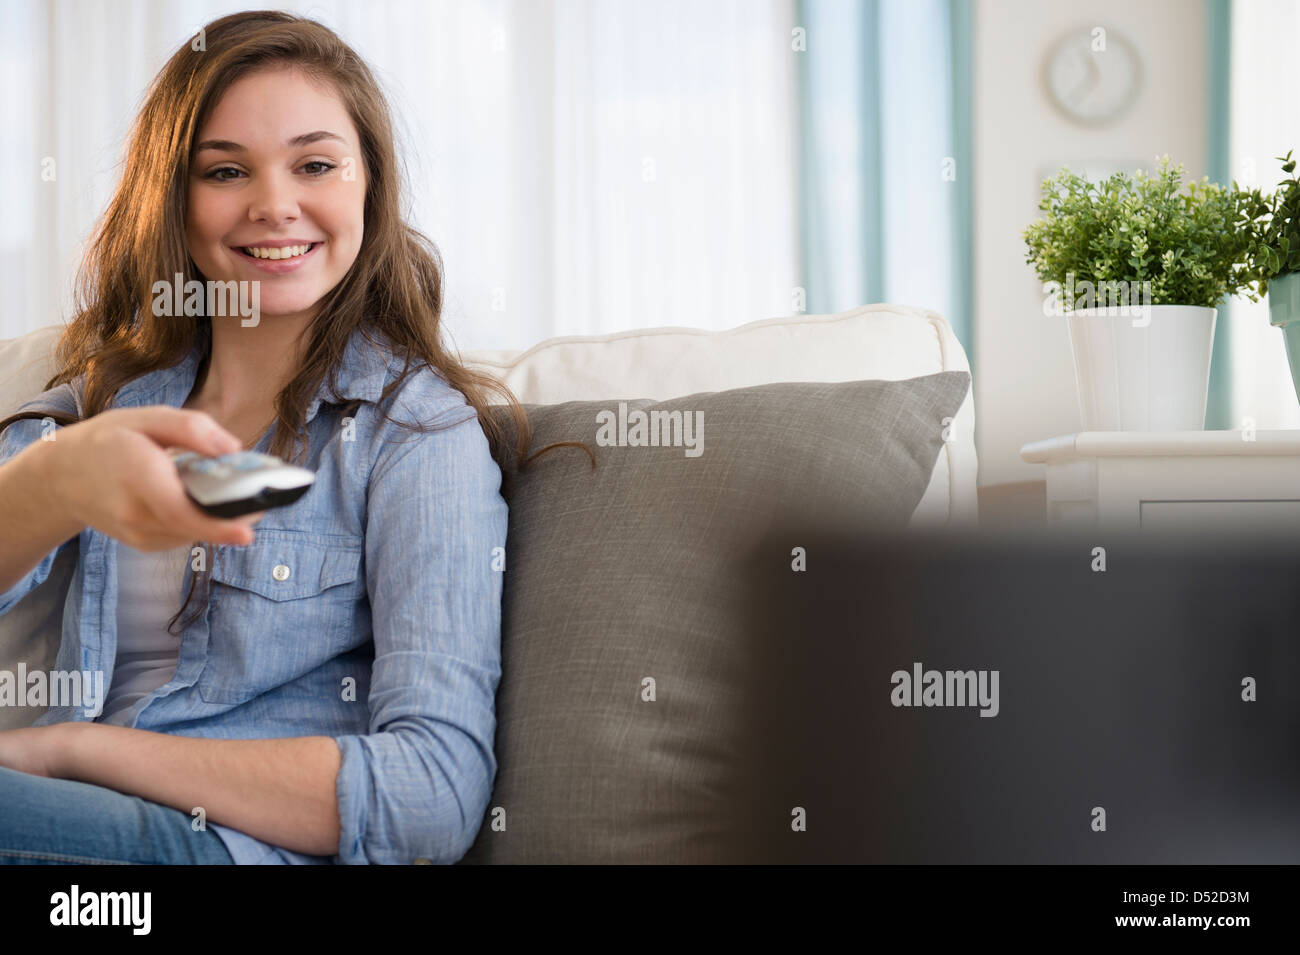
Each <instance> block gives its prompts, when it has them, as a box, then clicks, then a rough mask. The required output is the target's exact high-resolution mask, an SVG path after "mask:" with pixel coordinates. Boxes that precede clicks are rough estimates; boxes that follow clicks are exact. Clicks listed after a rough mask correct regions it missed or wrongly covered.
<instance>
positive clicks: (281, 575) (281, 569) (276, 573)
mask: <svg viewBox="0 0 1300 955" xmlns="http://www.w3.org/2000/svg"><path fill="white" fill-rule="evenodd" d="M271 576H272V577H274V578H275V579H276V580H288V579H289V568H288V567H287V566H286V565H284V564H276V565H275V569H274V570H272V571H271Z"/></svg>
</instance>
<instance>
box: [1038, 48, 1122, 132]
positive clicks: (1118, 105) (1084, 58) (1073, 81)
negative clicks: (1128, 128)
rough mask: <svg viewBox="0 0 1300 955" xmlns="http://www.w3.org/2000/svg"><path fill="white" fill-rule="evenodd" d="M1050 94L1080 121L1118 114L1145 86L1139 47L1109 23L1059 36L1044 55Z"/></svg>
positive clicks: (1102, 121)
mask: <svg viewBox="0 0 1300 955" xmlns="http://www.w3.org/2000/svg"><path fill="white" fill-rule="evenodd" d="M1042 78H1043V86H1044V88H1045V90H1046V92H1047V98H1048V99H1049V100H1051V102H1052V105H1053V106H1055V107H1056V109H1057V110H1058V111H1060V112H1061V113H1062V114H1063V115H1064V116H1065V117H1066V118H1067V119H1069V120H1070V121H1072V122H1075V123H1078V124H1079V125H1081V126H1106V125H1109V124H1110V123H1113V122H1115V120H1117V119H1119V118H1120V116H1122V115H1123V114H1124V113H1125V111H1127V110H1128V108H1129V107H1130V106H1132V105H1133V103H1134V101H1135V100H1136V99H1137V97H1138V93H1139V92H1140V91H1141V88H1142V61H1141V59H1140V58H1139V57H1138V53H1137V50H1136V49H1135V48H1134V47H1133V44H1131V43H1130V42H1129V41H1128V40H1127V39H1125V38H1124V37H1123V36H1122V35H1121V34H1119V33H1117V32H1115V31H1114V30H1112V29H1110V28H1109V27H1080V28H1079V29H1077V30H1071V31H1070V32H1069V33H1066V34H1065V35H1063V36H1062V37H1060V39H1058V40H1057V41H1056V42H1055V43H1053V44H1052V46H1051V47H1050V48H1049V49H1048V51H1047V53H1046V55H1045V56H1044V57H1043V74H1042Z"/></svg>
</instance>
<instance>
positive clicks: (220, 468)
mask: <svg viewBox="0 0 1300 955" xmlns="http://www.w3.org/2000/svg"><path fill="white" fill-rule="evenodd" d="M172 461H174V462H175V464H176V470H177V472H178V473H179V474H180V478H181V482H182V483H183V484H184V485H185V491H186V493H187V494H189V496H190V499H191V500H192V501H193V502H194V503H195V504H197V505H198V507H199V509H200V510H202V511H203V512H204V513H206V514H211V515H212V516H213V517H225V518H230V517H239V516H240V515H241V514H251V513H253V512H254V511H265V510H270V509H271V508H273V507H284V506H285V505H286V504H292V503H293V502H294V501H296V500H298V498H300V497H302V496H303V495H304V494H306V493H307V489H308V488H309V487H311V485H312V482H313V481H315V480H316V475H315V474H313V473H312V472H311V471H308V470H307V469H306V468H300V467H297V466H295V465H292V464H286V463H285V462H284V461H282V460H280V459H279V458H277V457H276V456H275V455H272V454H261V453H259V452H256V451H235V452H233V453H231V454H223V455H220V456H218V457H205V456H204V455H202V454H199V453H198V452H196V451H182V452H180V453H177V454H173V455H172Z"/></svg>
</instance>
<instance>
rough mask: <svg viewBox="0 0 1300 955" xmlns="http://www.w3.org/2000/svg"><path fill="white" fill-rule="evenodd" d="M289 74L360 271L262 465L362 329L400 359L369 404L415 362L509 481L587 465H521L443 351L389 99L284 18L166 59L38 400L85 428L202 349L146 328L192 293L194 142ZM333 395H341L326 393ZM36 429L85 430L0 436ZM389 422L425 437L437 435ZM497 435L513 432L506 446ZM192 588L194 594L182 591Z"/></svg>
mask: <svg viewBox="0 0 1300 955" xmlns="http://www.w3.org/2000/svg"><path fill="white" fill-rule="evenodd" d="M199 37H202V41H203V42H202V43H199V42H198V38H199ZM285 66H289V67H293V68H295V69H297V70H299V71H301V72H303V73H304V74H306V75H307V76H308V77H310V78H312V79H313V80H318V81H321V82H324V83H327V84H329V85H330V86H332V87H333V89H334V90H335V91H336V92H337V94H338V96H339V98H340V100H341V101H342V103H343V105H344V107H345V108H346V109H347V111H348V114H349V116H350V117H351V119H352V122H353V124H354V125H355V127H356V129H357V132H358V134H359V135H360V140H361V151H362V157H361V158H362V161H363V162H364V164H365V165H364V169H365V173H366V197H365V214H364V234H363V238H362V242H361V248H360V250H359V251H358V253H357V258H356V261H355V262H354V263H353V264H352V267H351V268H350V269H349V270H348V272H347V274H346V275H345V276H344V277H343V279H342V280H341V281H340V282H339V284H338V285H337V286H335V287H334V288H333V289H332V290H331V291H330V292H329V293H327V294H326V295H325V296H324V297H323V298H322V299H321V303H320V309H319V313H318V315H317V316H316V318H315V320H314V321H313V323H312V325H311V326H310V327H309V328H308V329H307V331H306V333H305V334H306V336H307V345H306V348H305V349H304V358H303V364H302V366H301V367H300V368H299V369H298V371H297V373H296V375H295V376H294V378H293V379H292V380H291V381H290V382H289V383H288V385H286V386H285V388H284V389H283V390H282V391H281V392H280V393H279V395H278V396H277V397H276V401H275V408H276V421H275V432H274V434H273V436H272V441H271V445H270V451H271V453H272V454H276V455H279V456H280V457H283V458H286V459H287V460H298V461H300V460H301V459H302V456H303V455H304V454H305V453H306V450H307V448H306V442H305V440H304V438H305V435H304V433H303V428H304V418H305V417H306V412H307V404H308V403H309V401H310V400H311V397H312V396H313V395H314V394H315V393H316V390H317V389H318V388H319V387H320V385H321V383H322V382H324V381H325V379H326V376H327V375H328V376H330V378H331V390H333V389H334V380H333V375H334V373H335V371H336V370H337V368H338V367H339V365H340V364H341V362H342V360H343V355H344V351H345V347H346V345H347V343H348V341H349V338H350V337H351V335H352V332H353V331H354V330H355V329H357V328H358V327H362V326H364V327H366V328H368V329H374V330H377V331H378V332H379V333H381V334H382V335H383V336H384V337H385V338H386V339H387V342H388V343H390V345H391V347H392V348H393V352H394V354H396V355H398V356H399V357H401V358H402V359H403V360H404V365H405V367H404V370H403V372H402V374H401V376H400V377H399V378H398V379H397V380H395V381H393V382H392V383H390V384H389V385H388V386H387V387H386V388H385V389H384V392H383V395H382V396H381V398H380V404H381V406H382V404H383V403H384V401H385V400H386V399H387V398H388V397H389V395H390V393H391V392H392V391H393V390H395V389H396V388H397V387H398V386H399V385H400V384H401V383H402V381H404V380H405V379H406V377H407V376H408V375H409V374H411V373H412V372H414V371H417V370H419V369H420V368H421V367H423V366H425V365H427V366H429V367H430V368H432V369H434V370H435V371H436V372H438V373H439V374H440V375H441V376H442V377H443V378H444V379H445V380H446V381H447V383H448V384H450V385H451V386H452V387H454V388H455V389H457V390H458V391H460V392H461V393H462V394H464V396H465V398H466V400H467V401H468V403H469V404H470V406H471V407H472V408H473V409H474V411H475V413H476V414H477V416H478V421H479V424H480V426H481V427H482V428H483V432H484V434H485V435H486V437H487V439H488V443H489V446H490V447H491V450H492V456H493V458H494V460H495V461H496V462H497V464H498V465H499V466H500V467H501V468H502V470H503V472H504V474H505V479H506V481H507V482H508V481H509V477H510V465H511V464H512V463H513V462H519V463H518V465H517V469H518V470H522V469H524V468H526V467H527V465H528V464H529V463H530V462H531V461H532V460H533V459H534V458H536V457H537V455H539V454H542V453H544V452H546V451H549V450H551V449H552V448H556V447H563V446H581V447H583V448H584V449H585V450H587V453H588V455H589V456H591V450H590V449H589V448H586V445H585V444H582V443H581V442H571V441H565V442H557V443H556V444H552V445H548V446H547V447H545V448H542V449H541V450H540V451H538V452H536V453H534V454H532V455H529V454H528V450H529V447H530V445H531V442H532V430H531V426H530V424H529V421H528V416H527V414H526V412H525V411H524V409H523V407H522V405H520V403H519V401H518V399H517V398H516V397H515V395H514V394H513V393H512V392H511V391H510V389H509V388H508V387H507V386H506V385H505V383H504V382H502V381H500V380H498V379H496V378H494V377H492V376H490V375H487V374H482V373H479V372H476V371H473V370H471V369H469V368H467V367H466V366H465V365H464V364H463V363H462V361H461V360H460V358H459V356H458V355H457V354H455V353H453V352H452V351H450V350H448V349H447V348H446V347H445V346H444V344H443V341H442V329H441V317H442V298H443V289H442V286H443V268H442V258H441V255H440V254H439V252H438V249H437V247H436V246H435V245H434V244H433V242H432V241H431V240H429V239H428V238H427V237H426V236H424V235H423V234H422V233H420V232H419V231H418V230H416V229H414V228H412V227H411V226H409V225H408V224H407V223H406V222H405V221H404V219H403V217H402V213H401V194H402V183H401V180H400V175H399V167H398V160H397V155H396V149H395V146H394V138H393V126H392V119H391V116H390V113H389V109H388V105H387V103H386V101H385V98H384V96H383V94H382V92H381V91H380V88H379V86H378V84H377V83H376V82H375V79H374V77H373V75H372V74H371V71H370V69H369V68H368V67H367V66H366V64H365V62H364V61H363V60H362V59H361V58H360V57H359V56H358V55H357V54H356V53H355V52H354V51H353V50H352V49H351V48H350V47H349V46H348V45H347V44H346V43H344V42H343V40H341V39H340V38H339V37H338V35H337V34H335V33H334V32H333V31H332V30H330V29H329V28H328V27H326V26H324V25H322V24H320V23H318V22H316V21H314V20H310V19H306V18H303V17H298V16H295V15H293V14H290V13H283V12H280V11H267V10H259V11H249V12H243V13H235V14H231V15H230V16H226V17H222V18H220V19H218V20H215V21H213V22H212V23H209V24H208V25H207V26H205V27H204V28H203V30H202V32H201V33H200V34H196V38H195V39H194V40H193V41H190V40H187V41H186V42H185V43H184V44H183V45H182V46H181V47H180V48H179V49H178V50H177V51H176V52H175V53H174V54H173V55H172V57H171V59H169V60H168V61H167V63H166V65H165V66H164V67H163V69H162V71H161V72H160V73H159V74H158V76H157V77H156V78H155V80H154V82H153V83H152V85H151V86H150V88H149V91H148V94H147V96H146V99H145V103H144V106H143V107H142V109H141V111H140V114H139V116H138V117H137V119H136V122H135V124H134V126H133V127H132V130H131V133H130V136H129V141H128V147H127V150H126V156H125V163H124V170H123V174H122V179H121V182H120V183H119V185H118V187H117V191H116V193H115V194H114V196H113V198H112V200H111V202H110V203H109V205H108V208H107V210H106V211H105V213H104V215H103V217H102V218H101V219H100V220H99V222H98V224H97V226H96V229H95V233H94V235H93V237H92V238H91V241H90V242H89V244H88V246H87V249H86V253H85V256H84V258H83V260H82V263H81V267H80V269H79V271H78V277H77V282H76V289H75V312H76V317H75V318H74V319H73V320H72V321H71V322H70V323H69V324H68V326H67V328H66V329H65V331H64V332H63V334H62V336H61V337H60V339H59V343H58V346H57V350H56V358H55V364H56V367H57V368H58V371H57V373H56V374H55V375H54V376H53V377H52V378H51V379H50V381H49V382H48V383H47V384H46V386H45V388H46V390H49V389H51V388H55V387H57V386H58V385H60V384H62V383H64V382H71V381H73V380H74V379H76V378H78V377H80V376H83V375H84V378H85V380H84V386H85V387H84V413H85V414H84V417H85V418H90V417H93V416H94V415H96V414H99V413H100V412H101V411H103V410H104V409H105V408H106V407H107V405H108V404H109V402H110V401H111V400H112V398H113V396H114V395H116V394H117V392H118V390H119V389H120V388H121V387H122V386H123V385H124V384H126V383H128V382H129V381H132V380H133V379H135V378H138V377H140V376H141V375H144V374H147V373H149V372H151V371H156V370H159V369H164V368H170V367H172V366H174V365H175V364H177V363H178V362H179V361H181V360H182V359H183V358H184V357H185V356H186V355H187V354H188V353H189V350H190V349H191V348H192V347H193V346H194V344H195V341H196V336H201V337H202V340H203V341H206V343H207V348H209V349H210V347H211V327H210V324H209V323H210V322H211V317H209V316H197V317H195V318H194V319H193V321H192V322H186V321H184V320H183V319H181V320H177V318H175V317H171V316H163V317H160V316H155V315H154V314H153V310H152V308H150V307H149V303H150V302H151V301H152V297H153V293H152V290H153V286H154V283H155V282H156V281H158V279H159V278H165V279H167V280H169V281H170V280H171V279H172V277H173V276H174V275H176V274H178V273H179V274H181V275H182V276H183V281H189V280H191V279H196V280H198V281H204V276H202V274H201V273H200V272H199V269H198V267H197V266H196V265H195V263H194V261H193V260H192V259H191V258H190V256H189V254H188V252H187V251H186V244H185V220H186V201H187V190H186V185H187V183H188V182H189V178H190V166H191V161H192V158H193V157H192V150H193V147H194V144H195V138H196V136H197V134H198V131H199V130H200V129H201V128H202V126H203V123H204V121H205V120H206V118H207V117H208V116H209V114H210V113H211V111H212V110H213V109H214V108H215V106H216V104H217V103H218V101H219V100H220V98H221V96H222V94H223V93H224V92H225V91H226V90H227V89H229V87H230V86H231V85H232V84H233V83H235V81H236V80H238V79H240V78H241V77H243V76H246V75H249V74H251V73H254V72H258V71H261V70H265V69H269V68H277V67H285ZM206 355H207V353H206V352H205V358H204V360H205V361H206V360H207V358H206ZM493 394H495V395H498V396H500V397H501V398H502V400H503V402H504V405H505V409H504V410H505V411H507V412H508V416H507V415H498V414H494V413H493V411H492V407H493V406H492V405H490V404H489V402H488V398H489V396H490V395H493ZM334 397H335V398H341V396H339V395H338V393H337V391H334ZM352 408H355V405H352ZM382 413H383V414H384V417H385V418H386V419H388V420H389V421H393V419H392V418H389V417H388V414H387V412H382ZM46 416H49V417H50V418H52V419H53V420H54V421H55V422H56V423H57V424H60V425H69V424H75V423H76V422H77V421H78V420H84V418H83V419H78V418H76V417H75V416H70V415H65V414H62V413H59V412H55V411H53V410H50V411H42V410H32V411H26V412H21V413H18V414H14V415H10V416H9V417H8V418H5V419H4V420H3V421H0V432H2V431H3V430H4V429H5V428H7V427H8V426H9V425H10V424H12V423H13V422H14V421H17V420H20V419H22V418H44V417H46ZM511 419H512V420H511ZM395 423H399V424H401V425H402V426H403V427H408V428H414V429H416V430H419V431H421V432H427V431H429V430H441V428H432V429H431V428H430V427H428V426H425V425H420V424H417V423H411V422H395ZM511 423H513V427H508V425H509V424H511ZM447 426H449V425H444V426H443V427H447ZM508 432H513V436H514V442H513V446H511V443H510V441H509V440H508V438H509V434H508ZM291 449H292V450H291ZM592 466H593V467H594V466H595V458H594V456H592ZM193 589H194V588H193V585H192V584H191V587H190V592H191V593H193ZM188 603H189V597H188V596H187V598H186V604H187V605H188ZM184 609H185V608H184V606H182V607H181V612H183V611H184ZM179 616H180V612H178V613H177V615H176V617H173V618H172V623H174V622H175V620H176V618H177V617H179Z"/></svg>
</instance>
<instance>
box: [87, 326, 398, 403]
mask: <svg viewBox="0 0 1300 955" xmlns="http://www.w3.org/2000/svg"><path fill="white" fill-rule="evenodd" d="M376 337H377V338H378V339H379V342H372V341H370V340H369V339H367V338H366V335H365V332H364V331H363V330H362V329H361V328H360V327H358V328H355V329H353V330H352V334H351V335H350V336H349V337H348V342H347V345H346V346H344V351H343V361H342V362H341V363H340V364H339V366H338V369H337V386H338V388H337V390H338V394H339V395H340V396H341V397H343V398H346V399H361V400H363V401H372V402H373V401H378V400H379V397H380V395H381V394H382V393H383V390H384V386H385V385H386V384H387V383H388V379H389V375H390V371H391V370H392V369H391V364H392V361H393V354H392V350H391V348H390V347H389V346H388V345H387V343H386V340H385V339H384V338H383V336H382V335H379V334H377V333H376ZM381 343H382V344H381ZM205 347H206V346H205V345H204V341H203V337H202V336H199V335H196V336H195V340H194V343H193V344H192V345H191V346H190V350H189V353H188V354H186V356H185V357H184V358H183V359H182V360H181V361H180V362H179V363H177V364H175V365H173V366H171V367H170V368H161V369H158V370H156V371H151V372H147V373H146V374H143V375H141V376H140V377H139V378H134V379H132V380H131V381H129V382H127V383H126V384H125V385H123V386H122V387H121V388H119V389H118V392H117V397H116V398H115V399H114V400H113V402H112V404H111V405H110V407H114V408H132V407H138V406H141V405H157V404H163V405H171V406H172V407H173V408H179V407H180V406H181V405H183V404H184V403H185V399H186V398H188V397H189V395H190V392H191V391H193V390H194V380H195V378H196V376H197V372H198V368H199V365H200V364H201V362H202V360H203V349H204V348H205ZM333 400H334V396H333V393H332V391H331V389H330V375H329V373H328V372H326V374H325V377H324V380H322V381H321V383H320V385H319V387H317V389H316V393H315V394H314V395H313V396H312V399H311V401H310V402H309V403H308V405H307V413H306V417H305V418H304V419H303V420H304V424H305V423H307V422H310V421H311V420H312V419H313V418H315V417H316V413H317V411H319V409H320V406H321V403H322V402H326V401H333Z"/></svg>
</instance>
